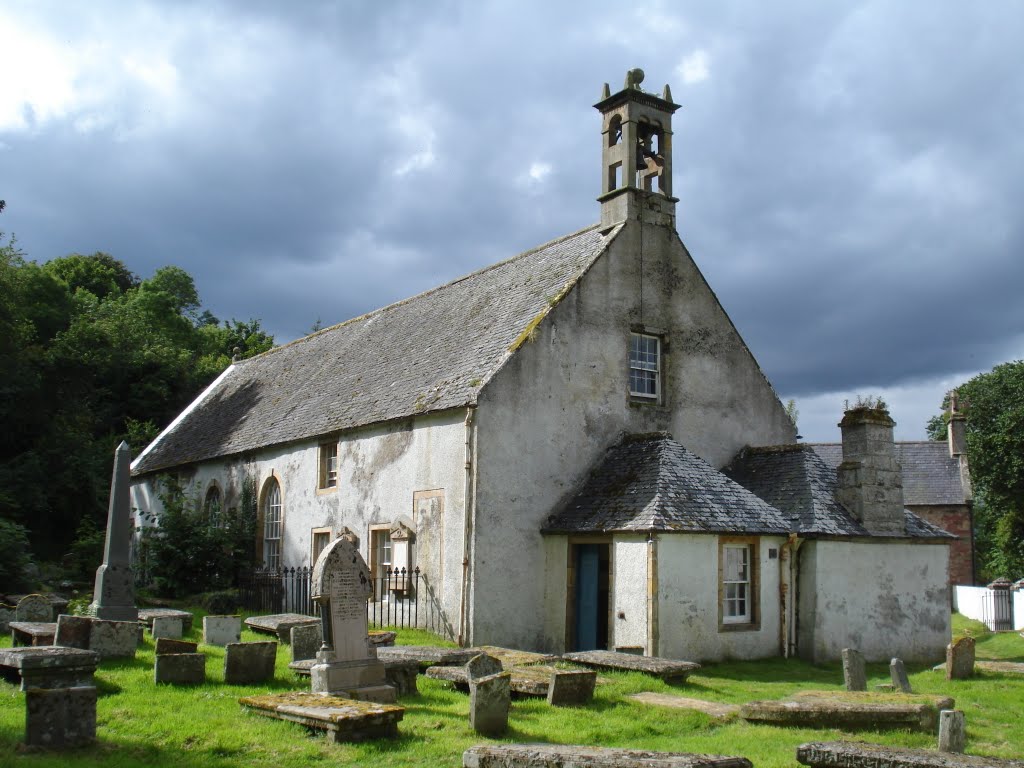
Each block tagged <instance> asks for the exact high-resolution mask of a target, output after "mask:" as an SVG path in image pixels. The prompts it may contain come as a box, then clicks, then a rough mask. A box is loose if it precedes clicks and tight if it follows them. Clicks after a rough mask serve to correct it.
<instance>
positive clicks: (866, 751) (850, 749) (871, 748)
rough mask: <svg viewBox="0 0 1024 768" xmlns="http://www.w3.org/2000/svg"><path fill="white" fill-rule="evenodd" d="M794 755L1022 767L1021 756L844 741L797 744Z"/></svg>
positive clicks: (813, 761) (824, 765) (863, 765)
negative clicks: (988, 754)
mask: <svg viewBox="0 0 1024 768" xmlns="http://www.w3.org/2000/svg"><path fill="white" fill-rule="evenodd" d="M796 759H797V760H799V761H800V762H801V763H803V764H804V765H809V766H811V768H1024V760H1013V759H1006V758H998V757H982V756H980V755H958V754H953V753H950V752H936V751H932V750H928V749H907V748H902V747H883V746H882V745H880V744H863V743H860V742H848V741H828V742H814V743H810V744H801V745H800V746H799V747H797V750H796Z"/></svg>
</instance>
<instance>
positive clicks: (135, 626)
mask: <svg viewBox="0 0 1024 768" xmlns="http://www.w3.org/2000/svg"><path fill="white" fill-rule="evenodd" d="M141 632H142V627H141V625H140V624H139V622H137V621H107V620H105V619H92V620H91V621H90V622H89V649H90V650H93V651H96V652H97V653H98V654H99V655H100V658H101V659H117V658H133V657H134V656H135V650H136V649H137V648H138V647H139V640H140V639H141V637H140V635H141Z"/></svg>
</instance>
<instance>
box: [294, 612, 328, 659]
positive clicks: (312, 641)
mask: <svg viewBox="0 0 1024 768" xmlns="http://www.w3.org/2000/svg"><path fill="white" fill-rule="evenodd" d="M289 640H291V649H292V661H302V660H303V659H313V658H316V653H317V651H319V650H320V646H321V645H322V644H323V642H324V631H323V627H321V626H320V622H319V621H318V622H317V623H316V624H299V625H298V626H294V627H292V628H291V637H290V638H289Z"/></svg>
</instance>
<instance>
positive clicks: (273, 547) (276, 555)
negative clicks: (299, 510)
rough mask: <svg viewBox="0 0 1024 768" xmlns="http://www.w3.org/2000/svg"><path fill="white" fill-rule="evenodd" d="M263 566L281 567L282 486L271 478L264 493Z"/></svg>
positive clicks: (275, 479)
mask: <svg viewBox="0 0 1024 768" xmlns="http://www.w3.org/2000/svg"><path fill="white" fill-rule="evenodd" d="M262 511H263V565H264V566H266V567H267V568H280V567H281V518H282V514H281V512H282V508H281V485H280V484H279V483H278V482H277V478H274V477H272V478H270V480H269V481H268V482H267V487H266V489H265V490H264V492H263V510H262Z"/></svg>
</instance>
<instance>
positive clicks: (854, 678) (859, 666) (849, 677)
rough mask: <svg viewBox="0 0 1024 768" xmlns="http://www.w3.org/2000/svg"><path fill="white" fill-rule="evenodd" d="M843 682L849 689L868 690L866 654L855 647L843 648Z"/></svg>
mask: <svg viewBox="0 0 1024 768" xmlns="http://www.w3.org/2000/svg"><path fill="white" fill-rule="evenodd" d="M843 684H844V685H845V686H846V690H848V691H866V690H867V689H868V678H867V674H866V673H865V671H864V656H863V655H862V654H861V652H860V651H858V650H856V649H854V648H843Z"/></svg>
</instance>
